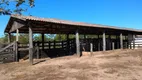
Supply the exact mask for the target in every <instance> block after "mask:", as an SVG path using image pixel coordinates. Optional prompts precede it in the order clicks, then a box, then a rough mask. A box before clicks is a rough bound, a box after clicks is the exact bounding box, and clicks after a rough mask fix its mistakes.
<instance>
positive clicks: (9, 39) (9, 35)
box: [8, 33, 11, 43]
mask: <svg viewBox="0 0 142 80" xmlns="http://www.w3.org/2000/svg"><path fill="white" fill-rule="evenodd" d="M8 43H11V33H8Z"/></svg>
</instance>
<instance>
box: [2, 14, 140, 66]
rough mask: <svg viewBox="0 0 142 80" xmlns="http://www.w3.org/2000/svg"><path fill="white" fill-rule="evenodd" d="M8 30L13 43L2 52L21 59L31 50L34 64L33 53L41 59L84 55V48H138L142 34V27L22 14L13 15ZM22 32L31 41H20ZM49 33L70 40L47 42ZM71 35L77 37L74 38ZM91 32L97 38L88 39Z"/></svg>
mask: <svg viewBox="0 0 142 80" xmlns="http://www.w3.org/2000/svg"><path fill="white" fill-rule="evenodd" d="M4 32H5V33H7V34H8V42H9V45H7V46H6V47H4V48H2V49H1V50H0V53H1V54H7V55H11V58H10V57H8V58H10V59H11V60H13V61H19V55H20V54H21V53H20V52H21V51H28V54H29V55H28V58H29V61H30V63H31V64H33V56H36V58H40V56H42V53H46V54H47V56H49V57H56V56H65V55H72V54H77V56H79V57H80V56H81V55H82V51H91V52H93V51H106V50H114V49H135V41H134V40H135V37H136V36H137V35H141V34H142V31H141V30H135V29H128V28H120V27H115V26H107V25H100V24H89V23H81V22H72V21H66V20H58V19H51V18H38V17H33V16H22V15H11V17H10V19H9V22H8V24H7V26H6V28H5V31H4ZM11 33H16V41H14V42H11ZM21 33H22V34H29V43H28V44H24V43H20V42H19V34H21ZM33 34H41V35H42V41H41V42H40V41H33ZM45 34H65V35H66V40H65V41H44V35H45ZM70 35H74V36H75V37H74V38H70ZM80 35H83V38H80ZM87 35H92V36H95V37H92V38H88V37H87ZM7 55H5V56H7ZM43 56H44V55H43ZM1 58H2V59H3V60H4V59H6V58H3V57H1ZM8 58H7V59H8Z"/></svg>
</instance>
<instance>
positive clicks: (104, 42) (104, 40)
mask: <svg viewBox="0 0 142 80" xmlns="http://www.w3.org/2000/svg"><path fill="white" fill-rule="evenodd" d="M103 51H106V35H105V32H103Z"/></svg>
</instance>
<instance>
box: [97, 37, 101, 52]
mask: <svg viewBox="0 0 142 80" xmlns="http://www.w3.org/2000/svg"><path fill="white" fill-rule="evenodd" d="M100 50H101V49H100V37H99V35H98V51H100Z"/></svg>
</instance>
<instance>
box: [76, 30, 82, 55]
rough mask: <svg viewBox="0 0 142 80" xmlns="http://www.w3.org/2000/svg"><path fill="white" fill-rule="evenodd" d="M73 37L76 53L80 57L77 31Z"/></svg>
mask: <svg viewBox="0 0 142 80" xmlns="http://www.w3.org/2000/svg"><path fill="white" fill-rule="evenodd" d="M75 36H76V37H75V38H76V53H77V55H78V56H79V57H80V56H81V53H80V42H79V33H78V30H76V33H75Z"/></svg>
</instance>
